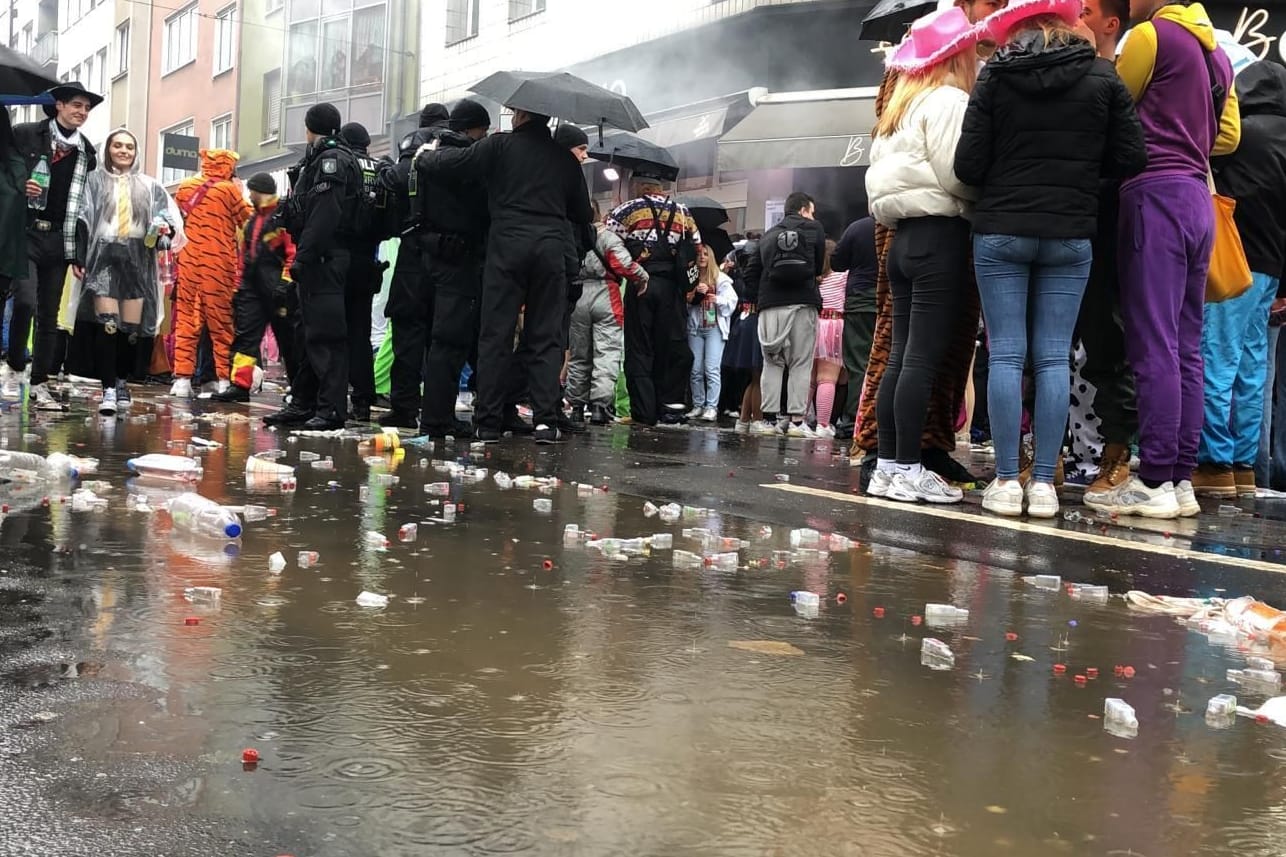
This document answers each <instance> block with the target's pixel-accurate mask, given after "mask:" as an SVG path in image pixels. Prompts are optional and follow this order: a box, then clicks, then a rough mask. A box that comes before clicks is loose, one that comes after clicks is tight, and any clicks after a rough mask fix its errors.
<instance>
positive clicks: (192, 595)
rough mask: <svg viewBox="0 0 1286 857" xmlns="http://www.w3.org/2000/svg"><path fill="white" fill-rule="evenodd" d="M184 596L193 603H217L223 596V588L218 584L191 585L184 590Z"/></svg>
mask: <svg viewBox="0 0 1286 857" xmlns="http://www.w3.org/2000/svg"><path fill="white" fill-rule="evenodd" d="M183 598H184V600H186V601H189V602H193V603H204V604H215V603H218V601H219V600H220V599H221V598H223V590H222V589H220V588H219V587H217V586H189V587H188V588H187V589H184V590H183Z"/></svg>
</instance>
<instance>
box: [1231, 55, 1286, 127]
mask: <svg viewBox="0 0 1286 857" xmlns="http://www.w3.org/2000/svg"><path fill="white" fill-rule="evenodd" d="M1237 103H1238V105H1239V106H1240V107H1241V115H1242V117H1246V116H1286V67H1283V66H1281V65H1279V64H1277V63H1275V62H1271V61H1267V62H1255V63H1251V64H1250V65H1248V66H1246V67H1245V68H1244V69H1242V72H1241V74H1239V75H1237Z"/></svg>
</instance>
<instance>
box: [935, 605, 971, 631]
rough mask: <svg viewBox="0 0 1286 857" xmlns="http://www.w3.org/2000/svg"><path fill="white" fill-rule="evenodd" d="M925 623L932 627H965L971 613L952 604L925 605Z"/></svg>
mask: <svg viewBox="0 0 1286 857" xmlns="http://www.w3.org/2000/svg"><path fill="white" fill-rule="evenodd" d="M924 621H925V622H926V623H928V624H929V625H930V626H937V627H941V626H945V625H963V624H964V623H966V622H968V621H969V611H968V610H965V609H964V608H963V607H956V606H954V605H951V604H926V605H924Z"/></svg>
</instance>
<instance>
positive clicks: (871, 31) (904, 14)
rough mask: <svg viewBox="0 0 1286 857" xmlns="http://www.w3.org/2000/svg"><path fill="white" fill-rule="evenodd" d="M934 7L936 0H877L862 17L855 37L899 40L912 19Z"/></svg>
mask: <svg viewBox="0 0 1286 857" xmlns="http://www.w3.org/2000/svg"><path fill="white" fill-rule="evenodd" d="M936 8H938V4H937V2H936V0H879V2H878V3H876V4H875V6H874V7H872V9H871V11H870V12H869V13H867V16H866V17H865V18H863V19H862V29H861V30H859V31H858V34H857V37H858V38H859V39H865V40H868V41H873V42H894V43H897V42H900V41H902V37H903V36H905V35H906V29H907V27H909V26H910V25H911V22H912V21H914V20H915V19H916V18H919V17H920V16H921V15H924V14H927V13H929V12H932V11H933V10H934V9H936Z"/></svg>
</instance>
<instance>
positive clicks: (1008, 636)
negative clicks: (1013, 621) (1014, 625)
mask: <svg viewBox="0 0 1286 857" xmlns="http://www.w3.org/2000/svg"><path fill="white" fill-rule="evenodd" d="M1005 639H1006V640H1008V641H1009V642H1011V643H1012V642H1013V641H1014V640H1017V639H1018V635H1017V634H1015V633H1014V632H1013V631H1006V632H1005Z"/></svg>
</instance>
